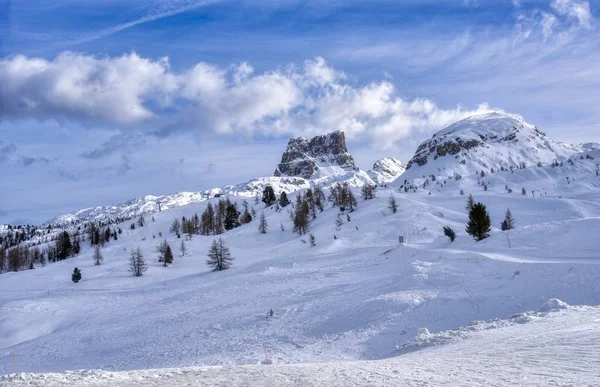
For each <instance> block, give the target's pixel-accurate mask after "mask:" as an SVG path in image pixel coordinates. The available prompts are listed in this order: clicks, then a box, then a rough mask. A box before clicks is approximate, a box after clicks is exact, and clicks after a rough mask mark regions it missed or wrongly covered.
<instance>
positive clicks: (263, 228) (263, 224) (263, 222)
mask: <svg viewBox="0 0 600 387" xmlns="http://www.w3.org/2000/svg"><path fill="white" fill-rule="evenodd" d="M268 228H269V225H268V224H267V218H266V217H265V212H264V211H263V212H262V213H261V214H260V221H259V222H258V232H260V233H261V234H266V233H267V230H268Z"/></svg>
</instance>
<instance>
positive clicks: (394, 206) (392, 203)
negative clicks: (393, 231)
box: [388, 194, 398, 214]
mask: <svg viewBox="0 0 600 387" xmlns="http://www.w3.org/2000/svg"><path fill="white" fill-rule="evenodd" d="M388 208H389V209H390V210H391V211H392V213H393V214H395V213H396V212H398V203H396V198H395V197H394V194H391V195H390V198H389V199H388Z"/></svg>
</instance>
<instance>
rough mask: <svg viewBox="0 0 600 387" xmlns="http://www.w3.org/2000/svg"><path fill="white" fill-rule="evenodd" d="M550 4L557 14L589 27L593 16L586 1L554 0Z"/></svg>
mask: <svg viewBox="0 0 600 387" xmlns="http://www.w3.org/2000/svg"><path fill="white" fill-rule="evenodd" d="M551 6H552V9H554V10H555V11H556V13H557V14H559V15H561V16H566V17H568V18H570V19H572V20H576V21H577V23H578V24H579V25H580V26H582V27H585V28H591V26H592V20H593V17H592V12H591V11H590V3H589V2H588V1H582V0H554V1H552V4H551Z"/></svg>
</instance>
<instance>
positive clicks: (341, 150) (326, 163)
mask: <svg viewBox="0 0 600 387" xmlns="http://www.w3.org/2000/svg"><path fill="white" fill-rule="evenodd" d="M330 166H333V167H339V168H342V169H344V170H354V169H356V167H355V165H354V159H353V158H352V155H351V154H350V153H348V149H347V147H346V136H345V135H344V132H342V131H336V132H332V133H329V134H326V135H323V136H316V137H313V138H311V139H310V140H307V139H306V138H304V137H294V138H291V139H290V141H289V142H288V145H287V148H286V150H285V152H284V153H283V155H282V156H281V163H280V164H279V165H277V168H276V169H275V173H274V175H275V176H299V177H302V178H305V179H310V178H312V177H314V176H315V175H316V174H317V172H318V171H319V169H320V168H322V167H330Z"/></svg>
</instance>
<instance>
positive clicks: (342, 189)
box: [328, 183, 357, 212]
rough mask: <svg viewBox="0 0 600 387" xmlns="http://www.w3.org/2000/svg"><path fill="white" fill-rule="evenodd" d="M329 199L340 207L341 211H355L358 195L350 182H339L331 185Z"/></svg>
mask: <svg viewBox="0 0 600 387" xmlns="http://www.w3.org/2000/svg"><path fill="white" fill-rule="evenodd" d="M328 199H329V201H330V202H331V203H332V204H333V206H335V207H339V208H340V211H342V212H343V211H346V210H348V211H350V212H353V211H354V209H355V208H356V206H357V202H356V197H355V196H354V193H353V192H352V190H351V189H350V186H349V185H348V183H343V184H340V183H337V184H335V185H333V186H332V187H331V190H330V192H329V197H328Z"/></svg>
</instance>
